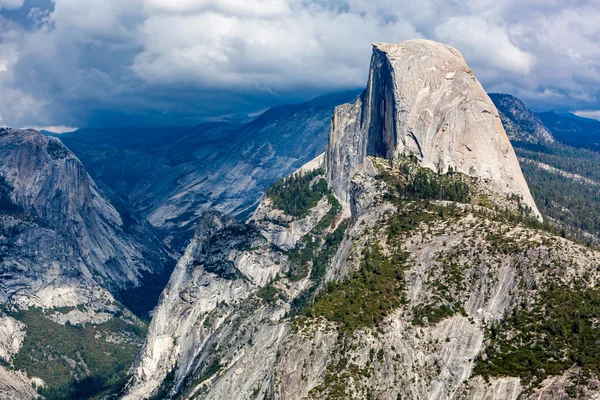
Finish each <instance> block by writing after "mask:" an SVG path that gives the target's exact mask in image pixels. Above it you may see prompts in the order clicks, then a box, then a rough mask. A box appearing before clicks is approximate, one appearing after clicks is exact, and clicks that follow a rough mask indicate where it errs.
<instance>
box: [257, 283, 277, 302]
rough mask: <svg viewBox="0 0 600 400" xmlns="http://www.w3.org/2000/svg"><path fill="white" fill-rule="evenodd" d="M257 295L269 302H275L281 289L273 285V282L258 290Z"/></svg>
mask: <svg viewBox="0 0 600 400" xmlns="http://www.w3.org/2000/svg"><path fill="white" fill-rule="evenodd" d="M256 295H257V296H258V297H260V298H261V299H263V300H264V301H265V302H266V303H267V304H273V303H275V301H276V300H277V297H279V296H278V295H279V291H278V290H277V289H276V288H275V286H273V284H272V283H269V284H268V285H267V286H264V287H262V288H260V289H259V290H258V292H256Z"/></svg>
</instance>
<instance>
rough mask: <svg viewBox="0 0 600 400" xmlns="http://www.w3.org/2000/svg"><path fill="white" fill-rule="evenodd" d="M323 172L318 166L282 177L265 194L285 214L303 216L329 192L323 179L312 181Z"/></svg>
mask: <svg viewBox="0 0 600 400" xmlns="http://www.w3.org/2000/svg"><path fill="white" fill-rule="evenodd" d="M323 173H324V172H323V169H322V168H318V169H316V170H313V171H310V172H307V173H297V174H293V175H291V176H289V177H286V178H282V179H280V180H278V181H277V182H275V183H274V184H273V186H271V187H270V188H269V189H268V190H267V191H266V196H267V197H268V198H270V199H271V200H273V204H274V205H275V207H277V208H279V209H280V210H283V211H285V212H286V214H289V215H291V216H294V217H304V216H306V214H307V213H308V211H309V210H310V209H311V208H313V207H314V206H316V205H317V203H318V202H319V200H321V198H322V197H323V196H325V195H327V194H331V192H330V190H329V187H328V185H327V181H326V180H325V179H320V180H319V181H317V182H312V181H313V180H314V179H315V178H317V177H318V176H320V175H323Z"/></svg>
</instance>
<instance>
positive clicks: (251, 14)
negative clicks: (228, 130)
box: [0, 0, 600, 126]
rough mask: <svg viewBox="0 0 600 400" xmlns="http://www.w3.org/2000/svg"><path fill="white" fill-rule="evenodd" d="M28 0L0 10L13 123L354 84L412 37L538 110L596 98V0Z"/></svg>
mask: <svg viewBox="0 0 600 400" xmlns="http://www.w3.org/2000/svg"><path fill="white" fill-rule="evenodd" d="M43 1H48V0H38V3H40V4H41V2H43ZM5 3H6V4H8V3H12V4H16V3H20V4H21V3H22V1H19V2H17V1H15V0H0V7H6V4H5ZM28 4H29V2H26V3H25V4H24V5H23V12H25V11H27V13H26V15H27V19H26V21H25V22H24V21H23V20H16V19H15V18H13V17H11V16H10V15H9V14H8V13H3V12H0V114H1V115H2V116H3V117H4V122H5V123H9V124H13V125H20V126H26V125H27V126H50V125H66V126H86V125H89V124H119V123H124V121H130V123H141V122H144V121H146V122H147V123H151V124H155V123H165V124H166V123H168V124H192V123H195V122H197V121H198V120H200V119H202V118H206V117H214V116H215V115H228V114H235V113H238V112H243V113H248V112H253V111H256V110H260V109H263V108H265V107H269V106H272V105H276V104H279V103H284V102H289V101H298V100H301V99H304V98H307V97H310V96H313V95H317V94H320V93H324V92H328V91H334V90H340V89H347V88H357V87H362V86H364V85H365V82H366V77H367V72H368V71H367V69H368V65H369V57H370V52H371V43H372V42H376V41H383V42H399V41H402V40H405V39H410V38H418V37H424V38H429V39H433V40H438V41H442V42H445V43H448V44H450V45H452V46H454V47H456V48H457V49H458V50H459V51H461V52H462V53H463V55H464V56H465V58H466V60H467V62H468V63H469V65H470V66H471V68H472V69H473V71H474V72H475V74H476V76H477V77H478V78H479V79H480V80H481V81H482V83H483V84H484V86H485V87H486V89H488V90H490V91H492V90H493V91H506V92H510V93H513V94H515V95H517V96H519V97H522V98H523V100H525V101H526V103H528V104H529V105H531V106H533V107H534V108H536V109H551V108H556V109H561V110H567V109H581V110H585V109H597V108H599V107H600V104H599V103H600V100H599V95H600V89H599V88H600V70H599V66H600V51H598V50H599V46H598V43H600V41H599V39H600V28H599V26H598V24H597V21H598V20H600V4H597V2H594V1H583V0H580V1H578V0H573V1H568V2H564V1H558V0H545V1H541V0H532V1H528V2H523V1H516V0H470V1H465V2H458V1H456V2H448V1H440V0H408V1H404V2H402V3H399V2H398V1H396V0H370V1H367V0H256V1H252V2H240V1H237V0H130V1H122V0H86V1H81V0H53V1H52V2H51V3H48V4H47V6H46V7H43V6H40V5H39V4H37V5H36V6H35V7H30V9H27V8H28V7H29V6H28ZM3 14H5V16H4V17H3V16H2V15H3Z"/></svg>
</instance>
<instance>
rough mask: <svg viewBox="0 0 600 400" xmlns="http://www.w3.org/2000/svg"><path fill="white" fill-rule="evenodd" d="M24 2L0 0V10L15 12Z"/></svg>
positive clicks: (19, 0) (20, 0)
mask: <svg viewBox="0 0 600 400" xmlns="http://www.w3.org/2000/svg"><path fill="white" fill-rule="evenodd" d="M24 2H25V0H0V10H2V9H3V8H4V9H7V10H16V9H18V8H21V7H22V6H23V3H24Z"/></svg>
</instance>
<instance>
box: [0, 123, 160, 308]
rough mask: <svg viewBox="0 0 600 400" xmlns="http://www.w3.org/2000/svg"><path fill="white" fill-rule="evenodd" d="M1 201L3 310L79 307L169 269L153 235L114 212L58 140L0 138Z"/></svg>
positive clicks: (24, 135) (21, 133)
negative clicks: (145, 275) (8, 306)
mask: <svg viewBox="0 0 600 400" xmlns="http://www.w3.org/2000/svg"><path fill="white" fill-rule="evenodd" d="M0 202H1V203H2V207H1V210H0V229H1V231H0V232H1V235H0V248H1V249H2V259H1V262H0V268H1V271H2V288H1V289H2V290H1V291H0V301H1V302H2V303H9V304H12V305H15V306H17V307H30V306H39V307H63V306H77V305H78V304H80V302H87V301H88V300H90V299H92V298H97V297H98V296H100V297H102V296H104V295H102V294H100V292H103V291H105V290H106V289H107V290H109V291H110V292H113V293H117V292H118V291H120V290H122V289H125V288H128V287H134V286H138V285H139V283H140V278H141V275H142V274H143V273H144V272H148V273H158V272H160V271H161V270H162V269H163V268H164V267H165V266H166V265H168V263H169V260H170V257H169V255H168V253H167V252H166V251H165V249H164V247H163V245H162V244H161V242H160V241H159V240H158V239H157V238H156V236H155V235H154V234H153V233H152V232H151V231H149V230H148V228H146V227H145V226H144V225H143V224H140V223H138V222H137V221H135V220H134V219H133V218H132V217H131V216H130V215H127V214H121V213H119V211H117V209H116V208H115V207H114V206H113V205H112V204H111V203H110V202H109V201H108V200H107V199H106V198H104V197H103V196H102V195H101V194H100V193H99V191H98V188H97V187H96V185H95V183H94V181H93V180H92V179H91V178H90V177H89V176H88V175H87V172H86V170H85V168H84V167H83V164H81V162H80V161H79V160H78V159H77V158H76V157H75V156H74V155H73V153H71V152H70V151H69V150H68V149H67V148H66V147H65V146H64V145H63V144H62V143H60V141H59V140H57V139H54V138H49V137H46V136H44V135H42V134H41V133H39V132H37V131H33V130H13V129H3V130H1V131H0Z"/></svg>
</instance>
